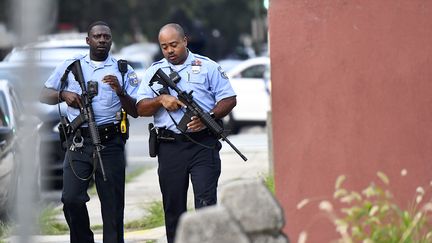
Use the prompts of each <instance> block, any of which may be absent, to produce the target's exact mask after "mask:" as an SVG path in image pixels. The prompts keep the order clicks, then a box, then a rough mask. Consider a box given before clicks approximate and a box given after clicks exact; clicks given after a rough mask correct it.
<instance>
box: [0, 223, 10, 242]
mask: <svg viewBox="0 0 432 243" xmlns="http://www.w3.org/2000/svg"><path fill="white" fill-rule="evenodd" d="M9 233H10V227H9V226H8V225H7V224H5V223H3V222H2V221H0V243H3V242H4V241H3V239H4V238H6V237H8V236H9Z"/></svg>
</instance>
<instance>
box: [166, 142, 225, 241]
mask: <svg viewBox="0 0 432 243" xmlns="http://www.w3.org/2000/svg"><path fill="white" fill-rule="evenodd" d="M178 137H181V136H178ZM196 140H197V141H198V142H200V143H202V144H205V145H206V146H210V147H213V148H212V149H208V148H205V147H203V146H200V145H197V144H195V143H193V142H191V141H189V140H187V139H178V138H177V139H176V141H174V142H161V143H160V145H159V154H158V162H159V167H158V174H159V185H160V188H161V192H162V200H163V206H164V212H165V227H166V234H167V239H168V243H172V242H174V237H175V232H176V228H177V224H178V220H179V217H180V215H181V214H182V213H184V212H185V211H186V210H187V191H188V187H189V175H190V180H191V182H192V186H193V192H194V201H195V208H196V209H197V208H201V207H204V206H208V205H214V204H216V201H217V184H218V180H219V175H220V173H221V161H220V157H219V150H220V148H221V144H220V142H219V141H218V140H217V139H216V138H214V137H211V136H210V135H208V136H205V137H202V138H196Z"/></svg>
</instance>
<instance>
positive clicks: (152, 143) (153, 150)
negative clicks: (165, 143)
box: [148, 123, 159, 157]
mask: <svg viewBox="0 0 432 243" xmlns="http://www.w3.org/2000/svg"><path fill="white" fill-rule="evenodd" d="M156 129H157V128H156V127H155V126H154V125H153V123H150V124H148V130H149V154H150V157H156V156H157V154H158V150H159V142H158V138H157V137H158V134H157V131H156Z"/></svg>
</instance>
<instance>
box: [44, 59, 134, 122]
mask: <svg viewBox="0 0 432 243" xmlns="http://www.w3.org/2000/svg"><path fill="white" fill-rule="evenodd" d="M77 59H80V63H81V68H82V71H83V76H84V81H85V85H86V89H87V82H88V81H97V82H98V95H97V96H95V97H93V99H92V106H93V112H94V117H95V120H96V124H97V125H98V126H99V125H103V124H107V123H118V121H117V119H116V113H117V112H118V111H120V108H121V103H120V99H119V97H118V96H117V94H116V93H115V91H114V90H113V89H112V88H111V87H110V86H109V85H108V84H105V83H103V82H102V79H103V77H104V76H105V75H108V74H111V75H115V76H117V79H118V81H119V84H120V86H121V87H122V86H123V83H122V75H121V73H120V71H119V70H118V67H117V60H116V59H114V58H113V57H111V55H109V56H108V58H107V59H106V60H105V61H103V62H102V63H100V64H98V65H97V66H95V64H94V63H93V62H91V60H90V57H89V55H80V56H76V57H75V58H71V59H67V60H65V61H64V62H63V63H61V64H60V65H59V66H57V67H56V69H55V70H54V72H53V73H52V74H51V76H50V77H49V78H48V80H47V81H46V82H45V87H47V88H51V89H55V90H60V87H61V83H60V79H61V77H62V76H63V74H64V72H65V70H66V68H67V67H68V66H69V65H70V64H71V63H72V62H74V61H75V60H77ZM67 83H68V84H67V86H66V88H65V89H64V90H66V91H71V92H74V93H77V94H81V87H80V85H79V83H78V81H76V80H75V77H74V75H73V74H72V72H70V73H69V75H68V79H67ZM124 85H125V91H126V92H127V93H128V94H129V95H130V96H131V97H133V98H135V99H136V92H137V90H138V86H139V79H138V77H137V75H136V73H135V71H134V70H133V69H132V67H131V66H128V72H127V73H126V74H125V77H124ZM66 113H67V117H68V119H69V121H72V120H73V119H75V117H77V116H78V115H79V113H80V110H79V109H76V108H73V107H70V106H68V108H67V111H66ZM84 126H87V125H86V124H85V125H84Z"/></svg>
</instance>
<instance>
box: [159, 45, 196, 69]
mask: <svg viewBox="0 0 432 243" xmlns="http://www.w3.org/2000/svg"><path fill="white" fill-rule="evenodd" d="M187 51H188V56H187V57H186V60H185V61H184V63H183V64H182V65H183V67H182V69H183V68H185V67H187V66H189V65H192V61H193V60H195V54H193V53H192V52H191V51H190V50H189V49H187ZM163 67H164V68H174V65H173V64H171V63H170V62H168V60H167V59H166V58H164V59H163Z"/></svg>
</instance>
